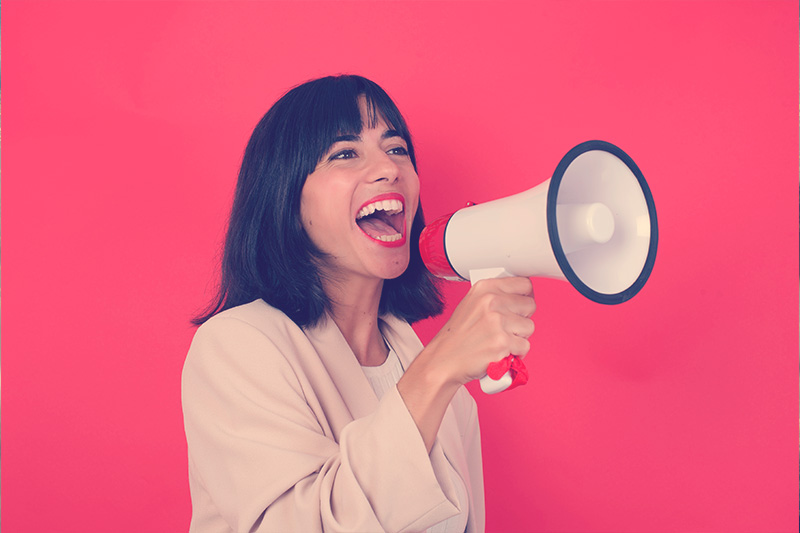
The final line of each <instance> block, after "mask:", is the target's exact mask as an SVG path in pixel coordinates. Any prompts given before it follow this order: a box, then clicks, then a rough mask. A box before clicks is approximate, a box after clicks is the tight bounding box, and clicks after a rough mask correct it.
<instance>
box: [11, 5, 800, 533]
mask: <svg viewBox="0 0 800 533" xmlns="http://www.w3.org/2000/svg"><path fill="white" fill-rule="evenodd" d="M2 17H3V43H2V46H3V47H2V50H3V58H2V62H3V63H2V64H3V78H4V80H3V81H4V86H3V95H2V96H3V109H2V118H3V123H2V133H3V145H2V177H3V180H2V186H3V189H2V198H3V209H2V228H3V242H2V244H3V264H2V276H3V277H2V287H3V294H2V303H3V316H2V318H3V331H2V333H3V335H2V363H3V368H2V377H3V387H2V395H3V396H2V408H3V412H2V417H3V420H2V431H3V434H2V493H3V502H2V515H3V516H2V522H3V526H4V527H3V531H4V532H8V533H16V532H30V531H59V532H87V531H91V532H95V531H97V532H100V531H115V532H119V533H127V532H130V533H142V532H166V531H185V530H186V528H187V527H188V522H189V516H190V502H189V494H188V484H187V480H186V444H185V440H184V435H183V427H182V415H181V406H180V396H179V377H180V370H181V365H182V363H183V358H184V355H185V353H186V350H187V348H188V345H189V342H190V339H191V336H192V333H193V330H192V328H190V326H189V318H190V317H191V316H192V314H193V313H194V312H195V311H196V310H198V309H199V308H200V307H201V306H202V305H203V304H204V303H205V302H206V301H207V299H208V298H209V297H210V295H211V289H212V287H213V284H214V282H215V268H216V265H217V252H218V250H219V247H220V244H221V240H222V236H223V231H224V224H225V220H226V215H227V212H228V209H229V205H230V201H231V193H232V190H233V187H234V183H235V177H236V172H237V169H238V165H239V163H240V159H241V154H242V151H243V148H244V145H245V142H246V140H247V138H248V137H249V135H250V132H251V131H252V128H253V127H254V125H255V123H256V122H257V121H258V119H259V118H260V117H261V115H262V114H263V113H264V112H265V111H266V110H267V108H268V107H269V106H270V105H271V104H272V103H273V102H274V101H275V100H276V99H277V98H278V97H279V96H280V95H281V94H282V93H283V92H284V91H285V90H287V89H288V88H290V87H291V86H293V85H294V84H296V83H299V82H301V81H304V80H306V79H309V78H312V77H317V76H320V75H325V74H329V73H338V72H352V73H360V74H363V75H365V76H367V77H370V78H372V79H374V80H375V81H377V82H378V83H380V84H381V85H382V86H384V87H385V88H386V89H387V90H388V92H389V93H390V94H391V95H392V96H393V97H394V98H395V99H396V101H397V103H398V104H399V106H400V108H401V110H403V111H404V113H405V114H406V116H407V119H408V121H409V123H410V126H411V129H412V132H413V133H414V135H415V140H416V145H417V151H418V158H419V170H420V176H421V180H422V183H423V191H422V193H423V198H424V201H425V207H426V212H427V214H428V217H429V219H432V218H433V217H434V216H438V215H441V214H444V213H446V212H449V211H452V210H454V209H456V208H459V207H461V206H462V205H463V204H464V203H465V202H466V201H468V200H471V201H475V202H481V201H486V200H491V199H494V198H498V197H501V196H505V195H509V194H513V193H516V192H519V191H522V190H525V189H527V188H529V187H532V186H533V185H536V184H538V183H539V182H541V181H543V180H545V179H547V178H548V177H550V175H551V173H552V172H553V170H554V169H555V166H556V164H557V163H558V161H559V160H560V158H561V156H562V155H563V154H564V153H566V152H567V150H569V149H570V148H571V147H572V146H574V145H575V144H577V143H579V142H582V141H585V140H589V139H594V138H599V139H604V140H607V141H610V142H613V143H615V144H617V145H619V146H620V147H622V148H623V149H624V150H625V151H627V152H628V153H629V154H630V155H631V156H632V157H633V158H634V160H635V161H636V162H637V163H638V165H639V166H640V168H641V169H642V171H643V172H644V175H645V176H646V178H647V180H648V182H649V184H650V187H651V189H652V191H653V195H654V197H655V201H656V206H657V209H658V216H659V224H660V231H661V239H660V243H659V252H658V259H657V261H656V266H655V270H654V272H653V275H652V277H651V280H650V282H649V283H648V284H647V286H646V287H645V288H644V290H643V291H642V292H641V293H640V294H639V295H638V296H637V297H635V298H634V299H633V300H631V301H630V302H628V303H626V304H624V305H620V306H613V307H608V306H602V305H598V304H594V303H591V302H589V301H588V300H585V299H584V298H582V297H581V296H580V295H579V294H578V293H577V292H576V291H574V290H573V289H572V288H571V287H570V286H569V285H568V284H566V283H562V282H557V281H545V280H536V283H535V287H536V295H537V302H538V305H539V311H538V312H537V313H536V316H535V319H536V324H537V332H536V333H535V335H534V337H533V345H534V349H533V352H532V353H531V355H530V356H529V357H528V360H527V361H528V367H529V368H530V370H531V373H532V380H531V383H529V384H528V385H527V386H526V387H524V388H522V389H518V390H515V391H511V392H508V393H505V394H501V395H498V396H495V397H487V396H484V395H482V394H481V393H480V392H479V391H478V390H477V389H476V388H475V387H474V386H473V385H470V390H471V392H473V394H474V395H475V396H476V398H477V400H478V403H479V408H480V412H481V421H482V428H483V442H484V452H485V472H486V488H487V514H488V518H487V528H488V530H489V531H491V532H506V531H512V532H513V531H520V532H536V531H548V532H565V531H571V532H601V531H602V532H607V531H615V532H625V531H631V532H633V531H636V532H646V531H724V532H732V531H748V532H753V531H764V532H776V531H792V530H794V531H796V530H797V525H798V5H797V2H793V1H756V2H746V1H727V2H705V1H702V2H701V1H698V2H667V1H645V2H624V1H609V2H604V1H589V2H579V1H574V2H525V3H510V2H480V1H474V2H473V1H469V2H446V1H432V2H402V1H390V2H377V1H375V2H295V3H291V2H286V3H284V2H228V3H218V2H176V3H172V2H38V1H25V2H23V1H19V0H5V2H4V3H3V13H2ZM466 289H467V287H466V285H465V284H453V285H450V286H448V288H447V289H446V293H447V295H448V297H449V308H450V309H452V307H453V306H454V305H455V303H457V302H458V299H459V297H460V296H461V295H463V294H464V292H465V291H466ZM442 323H443V319H438V320H432V321H429V322H427V323H423V324H420V325H419V326H418V328H417V330H418V332H419V333H420V336H421V337H422V338H423V340H427V339H430V337H431V336H432V335H433V334H434V332H435V331H436V330H437V328H438V327H439V326H441V324H442ZM264 475H269V473H268V472H265V473H264Z"/></svg>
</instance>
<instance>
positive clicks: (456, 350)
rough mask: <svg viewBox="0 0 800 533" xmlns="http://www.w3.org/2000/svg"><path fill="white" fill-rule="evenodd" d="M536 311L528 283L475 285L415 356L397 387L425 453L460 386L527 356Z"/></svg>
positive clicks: (512, 281)
mask: <svg viewBox="0 0 800 533" xmlns="http://www.w3.org/2000/svg"><path fill="white" fill-rule="evenodd" d="M534 311H536V302H535V301H534V299H533V287H532V284H531V280H530V279H528V278H519V277H515V278H498V279H485V280H482V281H479V282H477V283H476V284H475V285H474V286H472V288H471V289H470V290H469V292H468V293H467V295H466V296H465V297H464V298H463V299H462V300H461V302H460V303H459V304H458V306H457V307H456V309H455V311H453V314H452V316H451V317H450V320H448V321H447V323H446V324H445V325H444V327H443V328H442V329H441V330H440V331H439V333H438V334H437V335H436V336H435V337H434V338H433V339H432V340H431V342H430V343H428V346H427V347H426V348H425V349H424V350H422V352H421V353H420V354H419V356H417V358H416V359H415V360H414V362H413V363H412V364H411V366H410V367H409V368H408V370H407V371H406V373H405V374H404V375H403V377H402V378H401V379H400V381H399V382H398V383H397V389H398V391H399V392H400V395H401V396H402V397H403V400H404V401H405V403H406V407H408V410H409V412H410V413H411V416H412V418H414V421H415V422H416V424H417V427H418V428H419V430H420V434H421V435H422V438H423V440H424V441H425V444H426V446H427V447H428V451H430V449H431V447H432V446H433V442H434V441H435V439H436V434H437V433H438V431H439V425H440V424H441V421H442V417H444V412H445V410H446V409H447V405H448V404H449V403H450V400H451V399H452V398H453V395H454V394H455V393H456V391H457V390H458V388H459V387H460V386H461V385H463V384H464V383H467V382H469V381H472V380H473V379H478V378H481V377H483V376H484V375H485V374H486V367H488V366H489V364H490V363H494V362H496V361H500V360H501V359H503V358H504V357H507V356H508V355H509V354H511V355H516V356H519V357H524V356H525V355H526V354H527V353H528V351H529V350H530V342H529V341H528V337H530V336H531V335H532V334H533V329H534V325H533V320H531V316H532V315H533V313H534Z"/></svg>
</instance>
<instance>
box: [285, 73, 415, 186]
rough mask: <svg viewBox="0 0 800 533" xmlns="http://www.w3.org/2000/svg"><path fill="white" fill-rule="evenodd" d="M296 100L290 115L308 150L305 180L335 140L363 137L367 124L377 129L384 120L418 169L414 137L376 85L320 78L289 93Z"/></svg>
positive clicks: (344, 78) (352, 79)
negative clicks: (362, 104) (362, 107)
mask: <svg viewBox="0 0 800 533" xmlns="http://www.w3.org/2000/svg"><path fill="white" fill-rule="evenodd" d="M289 95H293V96H294V98H292V99H293V100H295V101H294V102H293V103H294V104H295V105H293V106H292V107H293V109H292V110H291V112H290V113H289V114H290V115H293V116H294V120H295V121H296V124H297V126H298V127H295V128H294V129H293V133H294V134H295V135H297V136H298V137H301V138H298V139H296V144H297V145H298V146H305V147H306V148H307V151H305V153H303V154H301V160H302V161H303V168H302V169H299V170H300V172H301V174H302V175H303V183H305V177H306V176H308V174H311V173H312V172H313V171H314V169H315V168H316V167H317V165H318V164H319V163H320V161H322V159H323V157H324V156H325V154H327V153H328V150H330V147H331V146H332V145H333V143H334V141H335V139H336V138H337V137H340V136H342V135H360V134H361V131H362V129H363V127H364V121H363V120H362V118H365V119H366V124H367V126H368V127H370V128H374V127H375V126H376V125H377V123H378V120H379V119H381V118H383V120H384V121H385V122H386V125H387V126H389V127H390V128H391V129H393V130H395V131H397V132H398V133H399V134H400V136H401V137H403V139H404V140H405V141H406V143H407V144H408V146H409V156H410V159H411V162H412V164H413V165H414V168H415V169H416V168H417V161H416V156H415V154H414V151H413V146H412V144H411V134H410V132H409V130H408V126H407V125H406V122H405V120H404V119H403V116H402V115H401V114H400V111H399V110H398V109H397V106H395V104H394V102H393V101H392V100H391V99H390V98H389V96H388V95H387V94H386V92H384V90H383V89H381V88H380V86H378V85H377V84H375V83H374V82H372V81H370V80H368V79H366V78H362V77H360V76H336V77H333V76H331V77H327V78H321V79H318V80H314V81H311V82H308V83H306V84H303V85H300V86H298V87H296V88H294V89H292V90H291V91H289V93H287V97H288V96H289ZM362 96H363V97H364V98H365V100H366V104H367V116H366V117H362V116H361V110H360V109H359V99H360V97H362Z"/></svg>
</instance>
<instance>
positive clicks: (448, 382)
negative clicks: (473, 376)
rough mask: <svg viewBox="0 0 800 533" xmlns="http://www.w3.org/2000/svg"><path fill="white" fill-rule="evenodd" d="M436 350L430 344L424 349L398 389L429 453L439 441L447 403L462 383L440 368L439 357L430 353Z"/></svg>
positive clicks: (404, 375) (398, 384) (401, 380)
mask: <svg viewBox="0 0 800 533" xmlns="http://www.w3.org/2000/svg"><path fill="white" fill-rule="evenodd" d="M433 349H435V348H432V347H430V346H429V348H428V349H426V350H424V351H423V352H422V353H421V354H420V355H419V356H418V357H417V359H416V360H415V361H414V362H413V363H412V364H411V366H410V367H409V368H408V370H407V371H406V372H405V374H403V377H402V378H401V379H400V381H399V382H398V383H397V390H398V392H399V393H400V396H401V398H403V402H405V404H406V408H407V409H408V412H409V413H410V414H411V418H413V419H414V423H415V424H416V425H417V429H418V430H419V432H420V435H421V436H422V440H423V441H424V442H425V447H426V448H427V450H428V453H430V451H431V448H433V443H434V442H435V441H436V434H437V433H438V432H439V426H440V425H441V423H442V419H443V418H444V414H445V412H446V411H447V406H448V405H450V401H451V400H452V399H453V396H454V395H455V393H456V391H458V389H459V387H460V386H461V384H460V383H458V382H457V381H454V380H452V379H450V378H449V376H448V375H447V373H445V372H443V371H442V369H441V368H438V367H437V364H436V358H435V357H433V356H431V355H430V353H429V352H430V351H431V350H433Z"/></svg>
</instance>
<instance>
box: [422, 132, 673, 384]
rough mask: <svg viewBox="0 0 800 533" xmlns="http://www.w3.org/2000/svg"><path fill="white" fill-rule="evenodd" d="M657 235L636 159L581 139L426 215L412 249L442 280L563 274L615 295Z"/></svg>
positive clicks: (609, 297)
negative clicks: (529, 175) (480, 193)
mask: <svg viewBox="0 0 800 533" xmlns="http://www.w3.org/2000/svg"><path fill="white" fill-rule="evenodd" d="M657 243H658V223H657V219H656V210H655V204H654V202H653V196H652V194H651V192H650V188H649V187H648V185H647V182H646V181H645V179H644V176H643V175H642V172H641V171H640V170H639V167H637V166H636V163H634V162H633V159H631V158H630V157H629V156H628V155H627V154H626V153H625V152H623V151H622V150H621V149H620V148H618V147H616V146H614V145H613V144H611V143H608V142H605V141H587V142H584V143H581V144H579V145H578V146H576V147H574V148H573V149H572V150H570V151H569V152H567V154H566V155H565V156H564V157H563V158H562V159H561V161H560V162H559V164H558V166H557V167H556V170H555V172H554V173H553V177H552V178H550V179H549V180H547V181H545V182H543V183H541V184H539V185H537V186H536V187H533V188H532V189H529V190H527V191H524V192H521V193H518V194H515V195H513V196H508V197H505V198H500V199H498V200H493V201H491V202H487V203H483V204H478V205H471V206H468V207H465V208H463V209H460V210H458V211H456V212H455V213H452V214H449V215H446V216H444V217H441V218H439V219H437V220H435V221H433V222H432V223H431V224H429V225H428V226H427V227H426V228H425V229H424V230H423V231H422V234H421V236H420V253H421V254H422V259H423V261H424V263H425V266H426V267H427V268H428V269H429V270H430V271H431V272H432V273H433V274H435V275H436V276H439V277H443V278H446V279H460V280H469V281H472V282H473V283H475V282H476V281H477V278H485V277H498V276H525V277H548V278H555V279H562V280H565V281H568V282H569V283H570V284H571V285H572V286H573V287H575V288H576V289H577V290H578V291H579V292H580V293H581V294H583V295H584V296H585V297H587V298H589V299H590V300H592V301H594V302H598V303H601V304H619V303H622V302H625V301H627V300H629V299H631V298H632V297H633V296H635V295H636V294H637V293H638V292H639V291H640V290H641V289H642V287H643V286H644V284H645V283H646V281H647V279H648V278H649V276H650V273H651V272H652V270H653V265H654V264H655V257H656V248H657ZM492 381H496V380H491V379H490V378H489V377H488V376H487V377H484V378H483V379H482V380H481V387H482V388H483V389H484V391H486V392H499V390H504V389H505V388H506V387H507V385H506V386H503V387H502V388H500V385H498V384H497V383H492ZM507 381H509V380H508V379H506V380H504V382H507ZM487 389H489V390H487ZM498 389H499V390H498Z"/></svg>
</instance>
